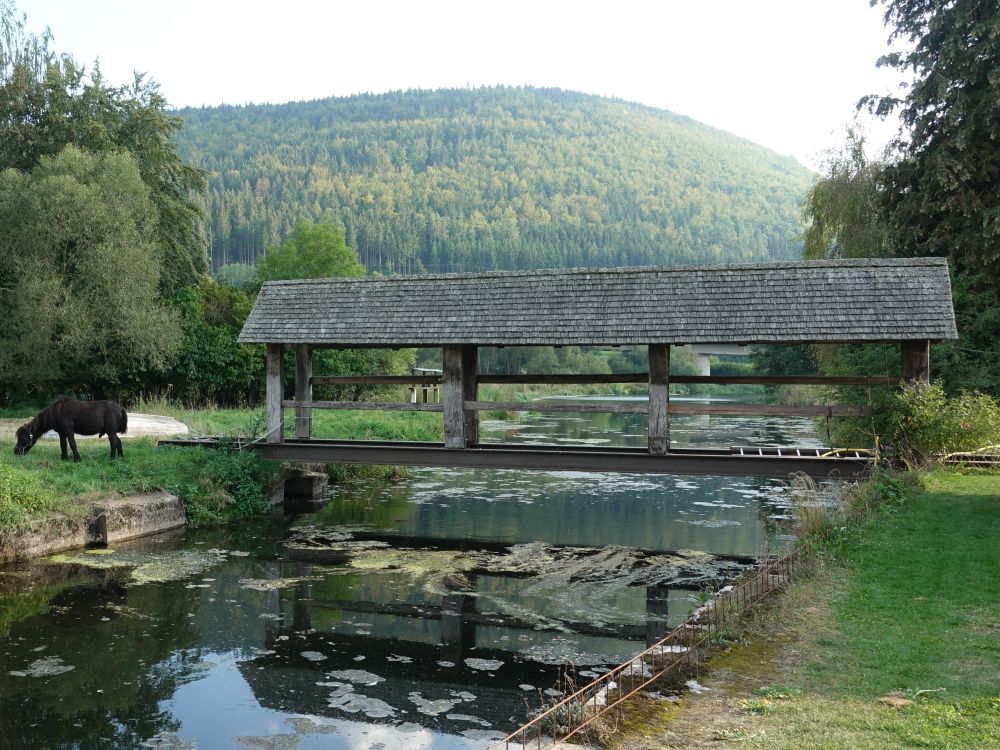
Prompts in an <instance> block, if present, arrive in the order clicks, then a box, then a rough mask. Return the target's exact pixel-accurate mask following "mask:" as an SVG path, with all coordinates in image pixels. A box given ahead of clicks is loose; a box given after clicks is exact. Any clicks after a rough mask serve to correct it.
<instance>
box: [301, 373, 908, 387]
mask: <svg viewBox="0 0 1000 750" xmlns="http://www.w3.org/2000/svg"><path fill="white" fill-rule="evenodd" d="M477 379H478V381H479V382H480V383H489V384H491V385H602V384H605V385H606V384H617V383H648V382H649V375H647V374H646V373H644V372H629V373H618V374H612V375H609V374H607V373H593V374H590V375H587V374H583V375H562V374H560V375H555V374H552V375H542V374H534V375H533V374H527V375H479V376H478V378H477ZM441 381H442V379H441V378H440V377H438V376H435V375H318V376H313V378H312V383H313V385H425V384H426V385H434V384H435V383H437V384H440V383H441ZM670 382H672V383H686V384H695V383H700V384H705V385H865V386H869V385H879V386H883V385H887V386H891V385H899V382H900V378H898V377H885V376H883V375H872V376H867V375H671V376H670Z"/></svg>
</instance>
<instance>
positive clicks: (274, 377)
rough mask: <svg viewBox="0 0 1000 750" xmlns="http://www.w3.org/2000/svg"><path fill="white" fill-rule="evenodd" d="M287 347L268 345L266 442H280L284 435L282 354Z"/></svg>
mask: <svg viewBox="0 0 1000 750" xmlns="http://www.w3.org/2000/svg"><path fill="white" fill-rule="evenodd" d="M284 352H285V347H284V345H282V344H268V345H267V366H266V379H265V383H264V391H265V405H266V406H265V413H266V415H267V435H266V437H265V442H268V443H280V442H282V441H283V440H284V439H285V436H284V411H283V409H282V398H283V397H284V393H283V391H284V386H285V384H284V373H283V370H282V355H283V354H284Z"/></svg>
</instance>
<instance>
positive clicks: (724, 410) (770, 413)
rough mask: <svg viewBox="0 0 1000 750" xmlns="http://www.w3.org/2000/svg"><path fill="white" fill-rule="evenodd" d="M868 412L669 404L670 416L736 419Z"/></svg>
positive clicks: (846, 407) (840, 407) (835, 407)
mask: <svg viewBox="0 0 1000 750" xmlns="http://www.w3.org/2000/svg"><path fill="white" fill-rule="evenodd" d="M869 412H870V409H869V408H868V407H867V406H854V405H852V404H825V405H819V406H786V405H784V404H698V403H683V404H679V403H677V402H676V401H674V402H671V404H670V413H671V414H714V415H717V416H727V417H737V416H750V415H759V416H766V417H863V416H865V415H866V414H868V413H869Z"/></svg>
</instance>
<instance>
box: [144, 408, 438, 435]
mask: <svg viewBox="0 0 1000 750" xmlns="http://www.w3.org/2000/svg"><path fill="white" fill-rule="evenodd" d="M130 411H134V412H141V413H144V414H161V415H165V416H169V417H173V418H174V419H177V420H178V421H180V422H183V423H184V424H186V425H187V426H188V427H189V428H190V429H191V431H192V432H193V433H195V434H200V435H226V436H230V437H232V436H237V435H238V436H243V437H259V436H260V435H262V434H264V432H265V431H266V428H265V420H264V410H263V409H262V408H256V409H246V408H243V409H219V408H214V407H201V408H196V409H193V408H186V407H183V406H178V405H177V404H174V403H172V402H169V401H166V400H162V399H158V400H155V401H146V402H142V403H139V404H136V405H135V406H134V407H133V408H132V409H130ZM294 425H295V418H294V414H293V412H292V410H290V409H286V410H285V434H286V435H289V436H290V435H291V434H292V433H293V431H294ZM313 435H314V436H315V437H318V438H329V439H337V440H424V441H441V440H444V422H443V420H442V419H441V415H440V414H436V413H433V412H378V411H340V410H330V409H314V410H313Z"/></svg>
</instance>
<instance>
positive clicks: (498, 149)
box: [177, 88, 811, 273]
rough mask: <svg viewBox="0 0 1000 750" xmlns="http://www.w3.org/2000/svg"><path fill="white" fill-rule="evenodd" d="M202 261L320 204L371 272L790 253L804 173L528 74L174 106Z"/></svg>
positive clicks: (674, 119) (243, 250)
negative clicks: (189, 167)
mask: <svg viewBox="0 0 1000 750" xmlns="http://www.w3.org/2000/svg"><path fill="white" fill-rule="evenodd" d="M180 114H181V115H183V117H184V120H185V127H184V129H183V130H182V131H181V132H180V133H179V134H178V135H177V139H178V144H179V148H180V151H181V155H182V156H183V157H184V158H185V159H186V160H188V161H189V162H190V163H192V164H194V165H196V166H201V167H203V168H204V169H206V170H208V171H209V173H210V175H211V179H210V189H209V194H208V201H209V204H210V205H209V206H208V209H209V215H210V226H209V240H210V247H211V254H212V263H213V267H215V268H217V267H218V266H219V265H221V264H223V263H231V262H252V261H253V259H254V258H255V256H256V254H257V253H259V252H260V251H261V250H263V249H264V248H265V247H267V246H269V245H272V244H274V243H277V242H279V241H281V240H283V239H284V238H285V237H286V236H287V234H288V233H289V231H290V228H291V226H292V225H293V224H294V223H295V221H296V220H297V219H300V218H306V219H310V220H318V219H320V218H321V217H323V216H329V217H330V218H332V219H333V221H334V222H335V223H338V224H342V225H343V226H344V228H345V230H346V235H347V241H348V244H350V245H351V246H352V247H355V248H357V250H358V252H359V254H360V256H361V260H362V262H363V263H364V264H365V266H366V267H367V268H368V270H369V271H382V272H402V273H410V272H417V271H425V270H426V271H470V270H483V269H497V268H500V269H510V268H540V267H566V266H615V265H650V264H689V263H718V262H735V261H760V260H768V259H785V258H798V257H800V252H801V245H800V243H799V241H798V237H799V235H800V233H801V226H800V218H799V216H800V209H799V202H800V200H801V198H802V196H803V194H804V192H805V190H806V189H807V187H808V186H809V184H810V182H811V173H810V172H808V171H807V170H806V169H805V168H804V167H802V166H801V165H800V164H799V163H798V162H797V161H795V160H794V159H792V158H790V157H785V156H779V155H778V154H776V153H774V152H772V151H769V150H767V149H765V148H763V147H760V146H757V145H754V144H752V143H750V142H748V141H746V140H744V139H741V138H738V137H736V136H733V135H730V134H728V133H724V132H722V131H719V130H715V129H713V128H710V127H707V126H705V125H702V124H699V123H697V122H695V121H693V120H691V119H689V118H686V117H680V116H678V115H675V114H672V113H670V112H666V111H663V110H657V109H653V108H650V107H645V106H641V105H637V104H630V103H626V102H622V101H617V100H612V99H605V98H601V97H597V96H590V95H585V94H579V93H574V92H569V91H561V90H553V89H531V88H487V89H474V90H466V89H452V90H438V91H408V92H395V93H389V94H379V95H358V96H351V97H346V98H338V99H325V100H320V101H311V102H295V103H290V104H282V105H250V106H239V107H237V106H221V107H212V108H201V109H185V110H181V111H180Z"/></svg>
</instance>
